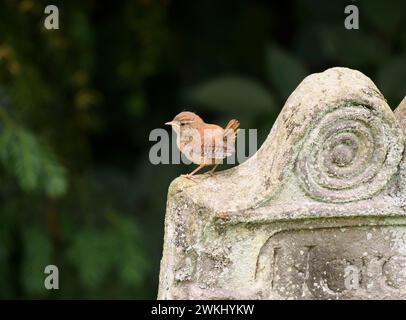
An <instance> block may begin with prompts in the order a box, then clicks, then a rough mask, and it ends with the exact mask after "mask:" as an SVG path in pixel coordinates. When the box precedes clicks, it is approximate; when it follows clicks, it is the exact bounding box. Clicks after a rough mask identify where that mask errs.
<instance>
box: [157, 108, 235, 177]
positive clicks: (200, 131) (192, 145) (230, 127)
mask: <svg viewBox="0 0 406 320" xmlns="http://www.w3.org/2000/svg"><path fill="white" fill-rule="evenodd" d="M165 124H167V125H170V126H171V127H172V128H173V129H174V131H175V132H176V135H177V137H176V143H177V146H178V148H179V150H180V151H181V152H182V153H183V154H184V155H185V156H186V158H187V159H189V160H190V161H192V162H193V163H196V164H198V165H199V167H197V168H196V169H195V170H193V171H192V172H191V173H189V174H187V175H185V177H186V178H190V177H191V176H192V175H194V174H195V173H196V172H198V171H199V170H200V169H202V168H203V167H205V166H208V165H214V167H213V169H212V170H211V171H210V172H209V173H210V174H211V175H213V174H214V170H216V167H217V165H218V164H219V163H221V162H222V161H223V159H224V158H226V157H228V156H230V155H232V154H233V153H234V152H235V147H234V144H235V140H236V137H237V132H238V130H239V129H238V127H239V125H240V122H239V121H238V120H235V119H232V120H230V121H229V122H228V124H227V126H226V127H225V128H224V129H223V128H222V127H220V126H218V125H215V124H210V123H205V122H204V121H203V119H202V118H200V117H199V116H198V115H197V114H195V113H193V112H189V111H184V112H181V113H179V114H178V115H177V116H176V117H175V118H174V119H173V120H172V121H170V122H167V123H165Z"/></svg>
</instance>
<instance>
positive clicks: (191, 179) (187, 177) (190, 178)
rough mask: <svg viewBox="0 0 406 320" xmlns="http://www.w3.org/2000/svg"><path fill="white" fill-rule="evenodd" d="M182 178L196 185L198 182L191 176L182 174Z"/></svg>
mask: <svg viewBox="0 0 406 320" xmlns="http://www.w3.org/2000/svg"><path fill="white" fill-rule="evenodd" d="M180 176H181V177H183V178H186V179H189V180H190V181H193V182H194V183H197V182H196V180H194V179H193V178H192V175H190V174H181V175H180Z"/></svg>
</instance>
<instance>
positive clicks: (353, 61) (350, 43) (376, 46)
mask: <svg viewBox="0 0 406 320" xmlns="http://www.w3.org/2000/svg"><path fill="white" fill-rule="evenodd" d="M320 32H321V36H322V39H321V41H322V48H323V52H324V54H325V55H326V57H328V59H329V60H331V61H336V62H338V63H339V64H342V65H345V66H348V67H354V68H361V67H369V66H374V65H375V64H378V63H379V62H380V61H383V60H384V59H385V57H386V55H387V50H386V48H385V47H384V46H383V43H382V41H380V40H379V38H377V37H376V36H375V35H370V34H366V33H365V32H364V31H362V30H351V31H349V30H346V29H345V28H344V27H343V26H341V25H338V26H334V27H330V28H323V29H322V30H321V31H320ZM371 48H373V50H371Z"/></svg>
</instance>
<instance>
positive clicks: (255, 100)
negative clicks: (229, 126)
mask: <svg viewBox="0 0 406 320" xmlns="http://www.w3.org/2000/svg"><path fill="white" fill-rule="evenodd" d="M188 96H189V98H190V99H191V100H192V101H193V102H194V103H197V104H201V105H203V106H204V107H206V108H208V109H209V110H214V111H216V112H226V113H228V114H229V115H230V116H232V115H235V116H237V115H238V114H240V113H245V114H251V115H253V114H258V113H262V112H272V111H273V110H274V109H275V102H274V99H273V97H272V95H271V93H270V92H269V91H268V90H267V89H266V88H265V87H264V86H263V85H262V84H261V83H259V82H258V81H255V80H252V79H248V78H244V77H240V76H222V77H218V78H216V79H212V80H209V81H207V82H205V83H203V84H200V85H198V86H196V87H195V88H193V89H192V90H191V91H190V92H189V94H188Z"/></svg>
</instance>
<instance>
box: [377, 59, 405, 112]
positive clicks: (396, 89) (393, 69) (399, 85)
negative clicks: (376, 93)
mask: <svg viewBox="0 0 406 320" xmlns="http://www.w3.org/2000/svg"><path fill="white" fill-rule="evenodd" d="M377 83H378V87H379V88H380V89H381V91H382V93H383V94H384V96H385V97H386V98H387V99H388V100H390V102H392V105H393V107H395V106H396V104H397V103H398V102H399V101H401V100H402V99H403V97H404V96H405V94H406V59H405V58H403V57H398V58H395V59H393V60H390V61H388V62H387V63H386V64H384V65H383V66H382V68H381V69H380V70H379V72H378V76H377Z"/></svg>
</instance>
